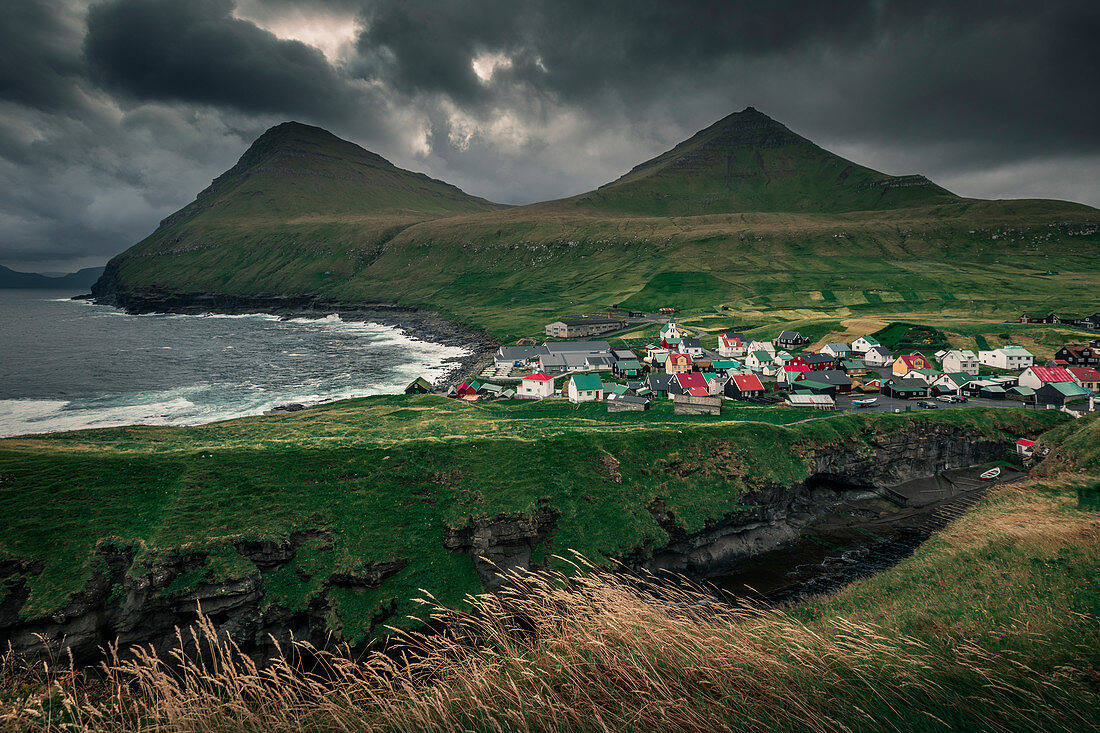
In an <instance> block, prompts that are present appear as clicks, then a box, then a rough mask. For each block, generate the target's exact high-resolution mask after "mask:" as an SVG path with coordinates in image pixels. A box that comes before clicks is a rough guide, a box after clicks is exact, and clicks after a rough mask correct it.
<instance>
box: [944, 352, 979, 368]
mask: <svg viewBox="0 0 1100 733" xmlns="http://www.w3.org/2000/svg"><path fill="white" fill-rule="evenodd" d="M941 361H942V362H943V370H944V371H945V372H966V373H967V374H977V373H978V357H977V355H976V354H975V353H974V352H973V351H968V350H965V349H952V350H951V351H948V352H947V353H946V354H944V355H943V357H942V359H941Z"/></svg>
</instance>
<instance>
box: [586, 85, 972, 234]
mask: <svg viewBox="0 0 1100 733" xmlns="http://www.w3.org/2000/svg"><path fill="white" fill-rule="evenodd" d="M957 200H958V198H957V197H956V196H954V195H953V194H951V193H950V192H949V191H946V190H944V189H943V188H940V187H939V186H937V185H935V184H934V183H932V182H931V181H929V180H928V179H927V178H924V177H923V176H888V175H886V174H884V173H879V172H878V171H875V170H871V169H870V168H865V167H863V166H861V165H857V164H855V163H852V162H850V161H847V160H845V159H843V158H841V157H840V156H838V155H834V154H832V153H830V152H829V151H827V150H823V149H822V148H819V147H818V146H817V145H814V144H813V143H812V142H810V141H809V140H807V139H805V138H803V137H800V136H799V135H796V134H795V133H793V132H791V131H790V130H789V129H787V127H785V126H784V125H782V124H780V123H779V122H776V121H775V120H773V119H771V118H770V117H768V116H767V115H765V114H762V113H761V112H759V111H757V110H756V109H753V108H752V107H749V108H747V109H745V110H744V111H742V112H736V113H734V114H731V115H729V116H728V117H725V118H723V119H721V120H719V121H718V122H715V123H714V124H713V125H711V126H710V127H708V128H706V129H705V130H701V131H700V132H698V133H696V134H695V135H694V136H692V137H691V138H689V139H688V140H685V141H684V142H682V143H680V144H679V145H677V146H676V147H674V148H673V149H672V150H669V151H668V152H666V153H663V154H661V155H659V156H657V157H656V158H654V159H652V160H649V161H646V162H645V163H642V164H640V165H638V166H635V167H634V169H633V170H631V171H630V172H629V173H627V174H626V175H625V176H623V177H622V178H620V179H618V180H617V181H614V182H612V183H609V184H607V185H605V186H600V188H599V189H597V190H596V191H592V192H591V193H587V194H583V195H581V196H578V197H575V198H573V199H570V200H569V203H571V204H573V205H575V206H576V207H578V208H591V209H597V210H600V211H607V212H623V213H631V214H641V215H645V216H695V215H699V214H720V213H733V212H746V211H783V212H797V211H816V212H841V211H871V210H875V209H896V208H905V207H912V206H920V205H929V204H944V203H950V202H952V201H957Z"/></svg>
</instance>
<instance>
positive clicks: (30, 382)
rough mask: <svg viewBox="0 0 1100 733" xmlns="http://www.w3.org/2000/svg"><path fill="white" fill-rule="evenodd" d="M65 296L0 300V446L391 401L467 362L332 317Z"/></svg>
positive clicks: (28, 294)
mask: <svg viewBox="0 0 1100 733" xmlns="http://www.w3.org/2000/svg"><path fill="white" fill-rule="evenodd" d="M73 295H75V293H70V292H55V291H48V290H0V437H10V436H13V435H25V434H29V433H47V432H56V431H60V430H79V429H83V428H103V427H115V426H120V425H198V424H201V423H208V422H214V421H217V420H227V419H230V418H236V417H244V416H246V415H259V414H262V413H263V412H265V411H267V410H270V409H272V408H274V407H276V406H280V405H286V404H290V403H297V404H301V405H305V406H307V407H308V406H310V405H316V404H319V403H323V402H329V401H332V400H338V399H345V398H350V397H363V396H367V395H376V394H393V393H398V392H401V391H402V390H403V389H404V388H405V386H406V385H407V384H408V383H409V382H411V381H412V380H413V379H415V378H416V377H424V378H426V379H427V380H428V381H432V382H434V381H436V380H437V379H440V378H442V377H444V376H446V375H448V374H449V373H450V372H451V371H452V370H454V369H455V368H456V367H457V360H458V359H460V358H462V357H464V356H467V355H468V352H467V351H466V350H465V349H463V348H461V347H457V346H445V345H441V344H436V343H432V342H429V341H422V340H419V339H417V338H415V336H413V335H411V334H407V333H404V332H402V331H401V330H399V329H396V328H392V327H390V326H384V325H380V324H376V323H364V322H346V321H342V320H340V318H338V317H337V316H335V315H332V316H328V317H324V318H315V319H311V318H294V319H290V320H282V319H280V318H278V317H276V316H272V315H264V314H255V315H219V314H206V315H174V314H147V315H130V314H128V313H125V312H123V311H121V310H118V309H116V308H113V307H110V306H104V305H95V304H92V303H89V302H87V301H83V300H72V296H73Z"/></svg>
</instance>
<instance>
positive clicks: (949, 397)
mask: <svg viewBox="0 0 1100 733" xmlns="http://www.w3.org/2000/svg"><path fill="white" fill-rule="evenodd" d="M936 399H937V400H939V401H940V402H946V403H948V404H950V403H952V402H954V401H955V395H953V394H944V395H940V396H939V397H937V398H936Z"/></svg>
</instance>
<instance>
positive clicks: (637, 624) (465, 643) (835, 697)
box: [0, 560, 1100, 733]
mask: <svg viewBox="0 0 1100 733" xmlns="http://www.w3.org/2000/svg"><path fill="white" fill-rule="evenodd" d="M578 562H582V563H583V561H581V560H578ZM510 580H511V585H510V588H509V590H507V591H505V592H503V593H501V594H500V595H498V596H479V597H476V598H471V599H470V603H469V607H468V608H467V609H465V610H463V611H455V610H449V609H445V608H440V607H438V606H437V604H435V603H434V601H433V599H431V598H430V597H426V598H424V599H422V602H424V603H427V604H430V605H431V606H433V608H434V611H433V613H434V616H435V617H436V618H437V619H438V620H439V621H440V622H442V624H443V627H444V628H445V629H446V631H445V632H444V633H439V634H436V635H431V636H418V635H415V634H408V633H404V632H397V634H398V638H399V644H398V645H397V646H398V647H399V650H400V652H401V653H402V654H406V655H407V657H406V658H405V659H404V660H403V661H402V662H400V663H398V662H397V661H395V653H394V651H393V650H391V651H390V654H389V655H388V656H387V655H384V654H382V653H380V652H379V653H373V654H371V655H370V656H369V657H367V658H366V659H363V660H359V661H353V660H352V659H350V658H348V655H347V654H343V653H331V652H325V651H320V650H316V649H313V648H311V647H310V646H309V645H308V644H302V643H296V644H294V645H292V648H289V649H286V650H285V653H284V654H282V655H280V656H279V657H278V658H276V659H274V660H273V661H272V662H271V663H270V665H268V666H266V667H264V668H259V667H257V665H256V664H255V663H254V662H253V661H252V660H251V659H249V658H248V657H247V656H246V655H245V654H243V653H241V651H240V650H239V649H238V648H237V646H236V645H235V644H234V643H233V642H232V641H231V640H228V639H225V638H224V637H219V636H218V634H217V631H216V629H215V628H213V626H212V625H211V624H210V622H209V621H208V620H206V619H205V618H200V620H199V622H198V624H197V625H196V626H195V627H193V628H191V629H189V630H187V631H185V632H180V633H179V636H178V648H177V650H176V651H175V652H174V653H173V654H172V655H171V658H170V659H168V660H162V659H158V658H157V657H156V656H154V655H153V654H152V653H151V652H150V650H148V649H138V650H136V652H135V654H134V655H133V656H132V657H128V658H127V659H122V658H121V657H120V655H119V650H118V649H117V648H111V649H109V650H108V654H109V661H108V662H107V663H106V664H104V666H103V672H104V674H105V679H104V680H103V681H102V682H101V683H100V684H99V685H78V684H72V680H67V679H66V677H65V676H64V673H59V672H58V670H64V669H65V665H63V664H62V665H56V666H54V667H53V668H52V669H51V668H50V667H49V665H46V666H45V667H43V668H40V669H39V670H38V671H37V672H35V673H34V674H37V675H39V681H40V682H41V684H40V685H39V686H37V687H34V686H33V685H32V686H31V687H32V688H33V689H35V690H36V692H35V693H34V694H25V695H19V694H13V695H11V696H10V699H8V700H7V701H6V702H0V728H3V729H6V730H13V731H24V730H26V731H30V730H36V731H37V730H57V731H60V730H73V731H188V732H191V731H194V732H199V731H202V732H204V733H207V732H214V731H301V730H310V731H435V730H439V731H443V730H446V731H454V730H459V731H466V730H469V731H506V730H507V731H551V730H553V731H558V730H634V731H673V730H676V731H681V730H690V731H712V730H728V729H736V730H791V731H796V730H797V731H851V730H936V729H945V730H946V729H955V730H957V729H983V730H991V731H1001V730H1005V731H1007V730H1085V729H1090V728H1091V727H1092V726H1095V724H1096V717H1095V716H1096V710H1097V709H1098V705H1100V696H1098V694H1097V690H1096V689H1090V688H1089V687H1088V686H1087V685H1086V684H1083V683H1082V682H1081V679H1082V675H1081V674H1080V673H1079V671H1078V670H1076V669H1073V668H1068V667H1063V668H1060V669H1055V670H1045V671H1040V670H1036V669H1032V668H1030V667H1028V666H1027V665H1026V664H1024V663H1023V662H1022V661H1021V660H1020V659H1019V658H1016V657H1013V656H1011V655H1007V654H1005V653H1003V652H1002V653H1000V654H993V653H990V652H988V651H986V650H983V649H982V648H981V647H980V646H977V645H975V644H967V643H959V642H955V643H953V644H950V645H943V644H937V643H934V642H929V641H924V640H920V639H917V638H912V637H906V636H896V635H889V634H887V633H884V632H883V631H881V630H880V629H879V628H877V627H875V626H872V625H869V624H863V623H854V622H852V621H849V620H846V619H844V618H836V619H833V620H831V621H829V622H827V623H824V624H820V623H818V624H815V625H812V626H811V625H809V624H806V623H802V622H800V621H798V620H796V619H795V618H793V617H792V616H790V615H788V614H787V613H785V612H783V611H781V610H765V611H760V610H755V609H751V608H748V607H743V606H737V605H731V604H729V603H725V602H721V601H719V600H716V599H715V598H714V597H712V596H711V595H709V594H708V593H707V592H706V591H705V590H703V589H700V588H695V587H691V586H688V585H685V584H684V583H672V582H659V581H657V580H655V579H653V578H646V579H638V578H631V577H627V576H624V575H622V574H616V573H610V572H607V571H603V570H599V569H596V568H592V567H588V566H585V567H584V568H583V572H581V573H580V574H578V575H576V576H572V577H567V576H566V575H564V574H561V573H557V572H550V571H543V572H532V573H527V572H524V573H513V574H512V575H511V576H510ZM195 647H199V648H201V649H202V651H203V653H202V654H201V655H195V654H187V653H184V651H183V650H184V649H188V648H192V649H193V648H195ZM5 664H6V665H8V666H7V667H5V669H4V670H3V673H4V675H5V685H4V688H5V689H13V688H11V686H10V685H8V684H7V681H8V680H10V679H16V678H18V676H19V674H26V673H27V672H26V670H24V671H23V672H19V671H17V670H16V668H15V667H14V666H12V665H13V659H12V657H11V655H10V654H9V655H8V658H7V661H6V662H5Z"/></svg>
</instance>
